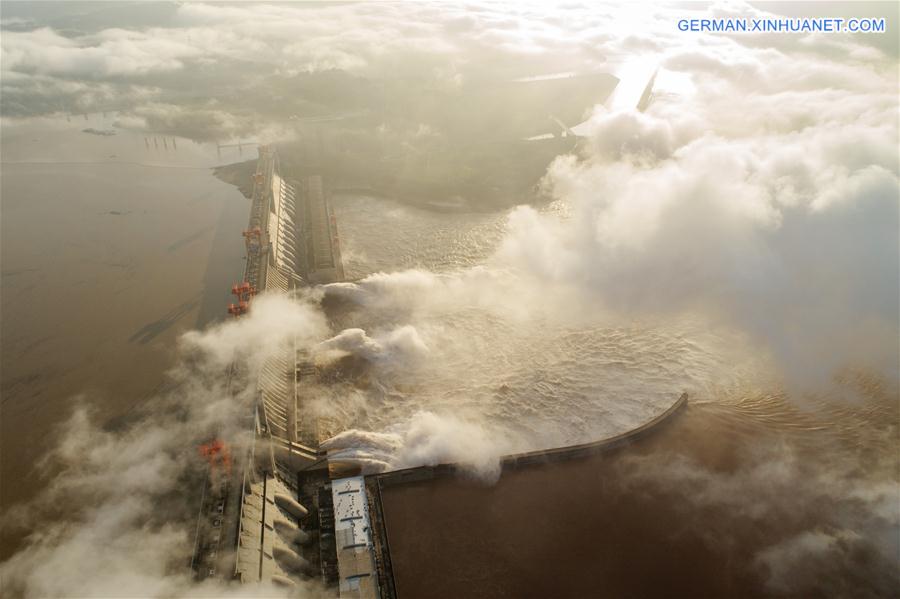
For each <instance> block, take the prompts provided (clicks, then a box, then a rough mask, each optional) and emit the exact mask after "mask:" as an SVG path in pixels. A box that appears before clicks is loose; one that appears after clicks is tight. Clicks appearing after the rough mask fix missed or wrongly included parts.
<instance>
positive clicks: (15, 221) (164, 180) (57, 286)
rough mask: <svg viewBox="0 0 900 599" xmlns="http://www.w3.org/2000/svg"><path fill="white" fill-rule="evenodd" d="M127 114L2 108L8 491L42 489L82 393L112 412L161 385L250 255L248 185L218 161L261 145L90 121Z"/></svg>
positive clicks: (3, 494)
mask: <svg viewBox="0 0 900 599" xmlns="http://www.w3.org/2000/svg"><path fill="white" fill-rule="evenodd" d="M113 122H114V115H108V117H107V118H104V117H103V116H101V115H91V116H90V117H89V118H88V119H87V120H85V119H84V118H83V117H81V116H78V117H71V118H70V119H69V120H67V119H65V118H62V117H61V118H56V119H34V120H28V121H10V120H7V119H4V121H3V129H2V160H3V164H2V183H0V201H2V210H0V217H2V225H0V227H2V230H0V233H2V248H0V249H2V262H0V266H2V269H0V270H2V303H0V307H2V315H3V317H2V331H0V336H2V353H0V362H2V374H3V382H2V402H3V403H2V435H0V436H2V471H0V478H2V479H3V481H4V484H3V485H2V487H0V503H2V504H3V505H4V506H8V505H11V504H13V503H15V502H19V501H25V500H27V499H29V498H30V497H31V496H33V495H34V494H35V493H36V492H37V490H38V485H39V484H41V483H40V482H39V479H38V477H37V476H36V472H35V470H34V468H35V464H36V460H37V459H38V457H39V456H40V455H41V454H42V453H43V452H44V451H45V450H46V449H47V448H48V447H50V446H51V445H52V444H53V443H54V432H55V427H56V425H58V424H59V423H60V422H61V421H62V420H64V419H65V418H67V417H68V415H69V414H70V413H71V410H72V409H73V407H74V405H75V404H76V403H79V402H81V403H84V404H86V405H89V406H91V407H92V408H93V409H94V410H95V411H96V413H97V414H98V415H99V417H100V420H101V421H107V422H109V423H110V424H114V423H115V422H116V419H120V418H122V417H124V416H127V414H128V413H129V412H130V411H131V410H132V409H133V408H134V407H136V406H137V405H139V404H140V403H141V402H142V401H143V400H145V399H146V398H148V397H149V396H150V395H152V393H153V392H154V390H155V389H156V388H157V387H158V385H160V383H161V381H162V378H163V377H162V375H163V372H164V371H165V370H166V369H167V368H168V367H169V366H170V364H171V360H172V359H173V357H174V356H173V346H174V342H175V340H176V338H177V336H178V335H179V333H181V332H183V331H185V330H187V329H190V328H194V327H196V326H203V325H204V324H207V323H209V322H211V321H213V320H215V319H217V318H220V317H221V315H222V314H223V312H224V307H225V305H226V302H227V301H228V294H229V290H230V285H231V284H232V282H234V281H236V280H237V279H238V278H239V277H240V276H241V272H242V269H243V239H242V238H241V235H240V232H241V229H242V228H243V227H244V226H245V223H246V218H247V210H248V204H247V200H246V199H245V198H244V197H243V196H242V195H241V194H240V192H238V191H237V189H236V188H235V187H233V186H231V185H228V184H226V183H223V182H222V181H219V180H218V179H216V178H215V177H214V176H212V171H211V167H212V166H215V165H217V164H220V163H228V162H235V161H236V160H239V159H247V158H249V157H252V156H239V155H238V153H237V152H236V151H227V152H226V151H223V155H222V156H221V157H220V156H219V155H217V153H216V148H215V146H214V145H212V146H209V145H207V146H201V145H198V144H194V143H192V142H190V141H188V140H185V139H175V140H173V138H167V139H166V143H165V146H164V145H163V140H162V138H158V139H157V140H156V143H154V139H153V138H149V139H148V140H147V141H146V142H145V139H144V137H143V136H141V135H138V134H133V133H127V132H124V131H119V132H118V133H117V134H116V135H98V134H91V133H85V132H83V131H82V130H83V129H89V128H92V129H94V130H96V131H109V130H112V129H113ZM249 153H250V154H252V153H253V152H249ZM244 154H248V152H247V151H246V150H245V152H244ZM3 549H4V554H5V553H6V552H7V551H8V549H9V546H8V545H7V544H6V543H4V548H3Z"/></svg>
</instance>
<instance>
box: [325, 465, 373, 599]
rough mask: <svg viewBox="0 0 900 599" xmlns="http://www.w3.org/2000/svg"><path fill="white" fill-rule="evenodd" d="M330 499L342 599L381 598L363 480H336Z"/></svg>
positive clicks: (358, 477)
mask: <svg viewBox="0 0 900 599" xmlns="http://www.w3.org/2000/svg"><path fill="white" fill-rule="evenodd" d="M331 495H332V498H333V501H334V520H335V522H334V534H335V540H336V544H337V559H338V569H339V571H340V594H341V599H344V598H347V597H353V598H357V597H358V598H364V599H377V598H378V597H379V596H380V595H379V593H378V582H377V580H376V576H375V557H374V547H373V543H372V532H371V531H372V524H371V520H370V518H369V501H368V496H367V494H366V486H365V479H364V478H363V477H362V476H355V477H351V478H342V479H338V480H335V481H333V482H332V483H331Z"/></svg>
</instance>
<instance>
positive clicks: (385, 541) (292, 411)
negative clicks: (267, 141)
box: [191, 145, 687, 599]
mask: <svg viewBox="0 0 900 599" xmlns="http://www.w3.org/2000/svg"><path fill="white" fill-rule="evenodd" d="M329 198H330V191H329V186H328V181H327V180H326V179H325V177H323V176H321V175H316V174H307V175H305V176H303V177H301V178H299V179H297V180H291V179H289V178H286V177H285V176H284V175H283V173H282V170H281V168H280V164H279V157H278V153H277V151H276V149H275V148H274V147H272V146H265V145H261V146H259V158H258V161H257V164H256V169H255V171H254V173H253V175H252V193H251V196H250V215H249V220H248V225H247V228H246V229H245V230H244V231H243V233H242V235H243V238H244V241H245V245H246V263H245V267H244V273H243V279H242V281H241V282H240V283H238V284H236V285H234V287H233V288H232V293H233V294H234V296H235V299H234V301H233V303H231V304H230V305H229V306H228V312H229V314H231V315H232V316H234V317H236V318H241V317H243V316H244V315H245V314H246V313H248V312H249V311H250V310H252V303H253V301H254V298H255V297H256V296H257V295H258V294H263V293H289V292H291V291H292V290H297V289H302V288H305V287H308V286H314V285H320V284H328V283H333V282H339V281H342V280H344V278H345V273H344V267H343V261H342V256H341V244H340V237H339V234H338V223H337V222H336V219H335V217H334V214H333V212H332V209H331V206H330V202H329ZM236 368H237V366H232V367H231V369H230V370H229V371H228V372H227V373H226V376H227V377H229V379H228V380H231V378H232V377H236V376H238V375H239V374H240V373H238V372H236V371H235V369H236ZM326 379H327V377H325V376H323V373H321V372H320V370H319V368H318V367H317V365H316V363H315V362H314V360H313V358H312V356H311V355H310V354H309V352H308V350H306V349H304V348H303V347H301V345H300V344H299V343H297V342H295V343H293V344H292V345H289V346H288V347H287V348H285V349H284V350H283V351H280V352H279V353H278V354H276V355H274V356H271V357H269V358H268V359H267V360H266V362H265V363H264V364H263V365H262V366H261V368H260V370H259V374H258V380H256V381H254V382H253V387H254V389H255V395H254V398H253V406H252V407H251V408H250V409H248V411H247V414H246V416H245V420H244V422H243V426H242V429H243V430H244V431H245V432H244V433H243V434H242V435H237V436H232V438H228V439H215V440H212V441H210V442H209V443H207V444H204V445H203V446H201V447H200V448H199V451H200V454H201V455H202V456H203V457H204V459H205V460H206V463H207V471H206V473H205V478H204V483H203V485H204V487H203V490H202V496H201V500H200V507H199V514H198V519H197V526H196V532H195V539H194V551H193V555H192V560H191V568H192V570H193V573H194V576H195V577H196V578H197V579H198V580H203V579H207V578H214V579H223V580H227V581H237V582H241V583H249V584H252V583H266V584H273V585H278V586H283V587H293V586H296V585H299V584H303V582H304V581H308V580H311V579H312V580H317V581H320V582H321V583H322V584H324V585H325V586H326V587H328V588H331V589H333V590H334V591H335V592H336V594H339V596H340V597H342V598H345V597H356V598H371V599H376V598H385V599H387V598H391V599H394V598H397V597H400V598H401V599H404V598H406V597H415V596H418V594H419V591H420V590H421V589H419V590H417V591H415V592H413V591H411V590H406V591H404V589H410V588H411V587H410V586H409V583H408V580H409V577H410V576H411V574H410V572H411V571H410V568H409V558H408V557H406V556H407V555H408V552H409V551H410V550H411V548H413V547H414V544H410V541H409V537H408V534H407V532H408V527H405V526H404V524H403V522H402V518H401V517H400V516H399V515H398V514H399V513H400V512H398V507H397V506H398V505H402V503H403V501H404V499H397V498H398V497H399V496H402V495H403V494H404V490H405V489H412V490H413V491H414V490H415V489H418V488H421V487H422V486H423V485H425V486H428V485H433V484H437V485H441V484H448V483H447V481H454V480H456V479H458V478H460V476H459V474H460V473H459V471H458V469H457V467H456V466H454V465H453V464H440V465H435V466H424V467H418V468H410V469H406V470H399V471H395V472H387V473H383V474H369V475H363V474H362V473H361V472H360V470H359V467H358V466H354V465H353V464H352V463H350V464H348V463H347V462H346V461H343V460H342V459H341V458H340V456H337V455H335V456H333V458H334V459H329V451H328V450H327V449H326V448H325V446H323V443H324V441H326V440H327V439H329V438H331V437H333V436H334V435H335V434H337V433H339V432H341V430H338V426H337V424H336V423H335V422H332V421H331V420H330V419H328V418H325V417H319V416H316V415H315V410H312V409H310V406H308V405H307V402H308V401H309V400H310V399H311V398H312V397H314V396H315V395H316V391H317V390H321V388H322V386H325V385H328V380H326ZM686 403H687V396H686V395H682V396H681V397H680V398H677V400H675V401H674V403H673V404H672V406H671V407H670V408H669V409H668V410H666V411H665V412H663V413H662V414H660V415H658V416H657V417H656V418H654V419H653V420H651V421H649V422H647V423H646V424H644V425H643V426H641V427H639V428H638V429H635V430H633V431H630V432H628V433H625V434H623V435H618V436H616V437H613V438H610V439H604V440H601V441H596V442H593V443H586V444H583V445H576V446H571V447H564V448H558V449H551V450H545V451H535V452H529V453H524V454H517V455H510V456H506V457H504V458H503V459H502V461H501V465H502V470H503V472H517V471H524V470H528V469H530V468H532V467H541V466H545V465H548V464H554V463H562V462H571V461H573V460H575V461H587V460H591V459H594V458H596V456H598V455H604V454H606V453H610V452H615V451H618V450H621V449H622V448H624V447H625V446H628V445H630V444H632V443H636V442H637V441H639V440H640V439H642V438H643V437H645V436H646V435H648V434H649V433H651V432H653V431H655V430H657V429H658V428H661V427H662V426H663V425H664V424H665V423H666V422H668V421H670V420H671V419H672V418H673V417H674V416H675V415H676V414H678V413H680V412H681V411H683V410H684V409H685V406H686ZM389 539H391V541H390V542H389ZM395 556H399V559H395Z"/></svg>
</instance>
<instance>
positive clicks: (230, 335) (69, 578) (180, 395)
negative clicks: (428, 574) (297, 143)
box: [0, 296, 325, 597]
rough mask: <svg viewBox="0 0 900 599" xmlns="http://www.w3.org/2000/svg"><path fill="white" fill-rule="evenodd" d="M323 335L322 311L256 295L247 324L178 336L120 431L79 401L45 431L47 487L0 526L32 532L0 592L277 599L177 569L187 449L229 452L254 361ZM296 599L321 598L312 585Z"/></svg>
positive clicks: (182, 555)
mask: <svg viewBox="0 0 900 599" xmlns="http://www.w3.org/2000/svg"><path fill="white" fill-rule="evenodd" d="M322 333H323V320H322V316H321V314H320V313H318V312H316V311H314V310H313V309H312V308H311V307H310V306H309V304H308V303H306V302H305V301H303V300H291V299H288V298H285V297H276V296H270V297H260V298H257V300H255V302H254V309H253V310H251V312H250V314H249V315H248V316H247V317H245V318H242V319H239V320H232V321H228V322H226V323H223V324H220V325H217V326H215V327H213V328H211V329H209V330H207V331H204V332H199V331H194V332H191V333H188V334H187V335H185V336H184V337H182V339H181V343H180V352H179V355H178V358H179V362H178V366H177V367H176V368H174V369H173V370H172V371H171V372H170V373H169V379H170V380H169V385H167V387H168V388H169V391H167V392H165V393H163V394H162V395H160V396H158V397H156V398H154V399H152V400H150V401H149V402H148V403H147V404H146V405H144V406H143V407H142V409H141V411H140V414H139V415H135V417H134V418H132V419H131V420H130V422H129V423H128V424H126V425H124V426H122V427H121V428H119V429H115V430H110V429H107V428H104V427H102V426H101V425H99V424H98V422H97V421H96V418H95V417H94V416H93V415H92V413H91V412H90V410H89V409H88V408H87V407H85V405H84V403H82V404H81V405H80V407H78V408H76V409H75V410H74V412H73V414H72V416H71V417H70V418H69V419H68V421H66V423H65V424H64V425H63V426H62V428H61V429H60V430H58V431H55V436H56V438H57V439H58V444H57V446H56V447H55V449H54V450H53V451H52V452H51V453H50V454H49V455H47V456H46V457H45V458H44V459H43V460H42V462H41V464H42V465H41V475H42V476H43V477H44V478H45V479H46V485H45V486H44V488H43V490H42V491H41V493H40V494H39V496H38V497H37V498H35V499H34V500H33V501H32V502H30V503H29V504H25V505H19V506H13V507H12V509H9V510H7V511H6V512H5V513H4V516H3V518H2V521H0V524H2V526H3V527H4V528H9V527H18V528H22V529H26V530H29V531H31V533H30V534H29V536H28V538H27V540H26V542H25V546H24V547H23V548H22V549H21V550H20V551H19V552H17V553H16V554H15V555H13V556H12V557H11V558H10V559H9V560H7V561H6V562H4V563H3V564H0V575H2V578H3V587H4V592H6V593H8V594H11V595H12V596H22V597H72V596H79V597H231V596H234V597H250V596H268V597H281V596H286V593H285V592H284V591H283V590H280V589H275V588H271V587H268V586H266V585H249V586H241V585H239V584H232V583H229V582H225V581H221V582H215V581H206V582H204V583H195V582H194V580H193V578H192V575H191V572H190V571H189V570H188V569H187V567H186V564H187V563H189V561H190V556H191V551H192V550H193V548H192V541H193V539H192V537H191V535H190V531H191V530H192V527H193V525H194V524H195V520H194V519H195V518H196V501H197V500H198V495H197V492H198V491H199V485H200V482H199V476H202V474H201V473H202V472H203V471H204V470H203V468H202V463H201V461H202V460H201V458H200V457H199V453H198V451H197V447H198V446H199V445H200V444H201V443H205V442H208V440H209V439H210V438H214V437H219V438H224V439H226V440H227V442H228V443H229V444H231V445H232V446H233V447H239V446H240V445H241V444H242V443H246V442H247V435H248V434H249V431H246V430H244V429H243V426H244V425H243V424H241V423H243V422H245V417H246V414H247V413H248V410H250V409H251V406H252V401H253V399H254V398H255V381H257V380H258V375H259V368H260V365H261V360H262V359H264V358H265V357H266V356H268V355H271V353H272V352H273V351H276V350H278V349H279V348H284V346H285V344H286V343H288V342H290V343H294V342H298V343H300V344H303V343H311V340H312V339H318V338H320V337H321V335H322ZM232 364H233V365H234V368H231V369H229V368H228V367H229V366H230V365H232ZM229 370H230V372H231V374H230V375H229ZM297 592H298V594H299V595H294V596H304V597H313V596H317V597H318V596H324V595H325V591H324V590H323V589H322V588H320V587H319V586H318V585H316V584H315V583H313V582H308V583H306V582H304V583H302V584H300V585H299V590H298V591H297Z"/></svg>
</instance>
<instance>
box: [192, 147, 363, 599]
mask: <svg viewBox="0 0 900 599" xmlns="http://www.w3.org/2000/svg"><path fill="white" fill-rule="evenodd" d="M250 202H251V204H250V217H249V223H248V228H247V230H246V231H244V237H245V240H246V246H247V257H246V260H247V261H246V265H245V269H244V280H243V282H242V283H240V284H239V285H237V286H235V289H236V290H237V291H235V293H237V294H238V295H239V300H240V302H239V304H238V305H233V306H232V308H230V309H229V311H230V312H231V313H232V314H234V315H235V316H240V315H242V314H243V313H245V312H246V311H247V310H249V309H252V308H251V304H252V296H253V295H254V294H255V293H272V292H276V293H284V292H290V291H291V290H293V289H297V288H300V287H302V286H305V285H306V284H308V283H309V282H313V281H315V282H331V281H338V280H341V279H342V278H343V266H342V264H341V262H340V260H341V258H340V247H339V245H338V241H337V239H338V238H337V227H336V223H335V222H334V219H333V217H332V214H331V210H330V207H329V206H328V201H327V195H326V193H325V191H324V183H323V181H322V178H321V177H318V176H315V177H308V178H305V179H304V180H301V181H300V182H298V183H297V184H292V183H288V182H287V181H286V180H285V179H284V178H283V176H282V174H281V172H280V169H279V162H278V155H277V153H276V151H275V150H274V148H272V147H270V146H262V145H261V146H259V160H258V162H257V167H256V172H255V173H254V174H253V188H252V194H251V198H250ZM235 368H236V366H232V367H231V368H230V369H229V372H228V376H229V377H232V376H234V375H235V374H236V372H235ZM317 376H318V373H317V370H316V368H315V365H314V364H313V362H312V360H311V358H310V356H309V355H308V354H307V353H306V352H305V350H303V349H301V348H300V347H299V346H298V345H297V344H296V343H295V344H289V345H288V347H286V348H285V350H284V351H283V352H281V353H279V354H276V355H274V356H272V357H270V358H269V359H268V360H267V361H266V362H265V363H264V364H263V365H262V367H261V368H260V372H259V378H258V380H257V383H256V388H257V401H256V403H255V406H254V409H253V411H252V413H251V414H248V419H247V431H248V433H247V435H246V437H247V438H246V439H229V440H227V443H226V442H222V441H220V440H217V443H218V444H217V445H216V447H217V448H218V447H242V448H243V449H241V450H240V451H238V452H237V453H236V455H234V456H231V455H230V454H229V456H228V467H227V468H225V467H222V466H220V465H218V464H213V463H212V462H211V465H210V471H209V472H208V476H207V480H206V482H205V487H204V491H203V497H202V499H201V508H200V516H199V518H198V525H197V534H196V541H195V551H194V557H193V560H192V568H193V569H194V571H195V575H196V576H197V577H198V578H201V579H202V578H207V577H211V576H216V577H222V578H226V579H238V580H241V581H243V582H260V581H268V582H272V583H274V584H277V585H280V586H291V585H294V584H297V583H298V582H299V581H300V580H302V579H303V578H305V577H308V576H316V577H320V578H322V579H323V580H324V581H325V582H326V583H336V582H337V565H336V564H337V557H336V553H335V551H336V550H335V542H334V532H333V525H334V522H335V519H334V517H333V515H332V513H331V510H332V500H331V490H330V480H329V475H328V470H327V465H328V464H327V460H326V459H324V457H323V456H322V455H320V454H319V451H318V443H319V440H321V439H322V436H323V434H324V433H325V432H326V431H324V430H322V427H320V426H319V422H318V420H317V419H316V418H314V417H310V416H309V415H308V410H304V409H303V408H304V406H303V400H304V397H305V394H304V390H305V389H307V388H309V387H310V386H312V385H316V384H317ZM366 596H368V595H366ZM371 596H373V597H374V596H376V595H371Z"/></svg>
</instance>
